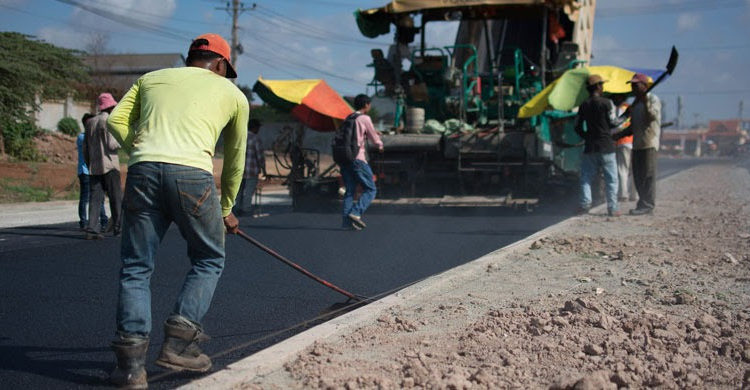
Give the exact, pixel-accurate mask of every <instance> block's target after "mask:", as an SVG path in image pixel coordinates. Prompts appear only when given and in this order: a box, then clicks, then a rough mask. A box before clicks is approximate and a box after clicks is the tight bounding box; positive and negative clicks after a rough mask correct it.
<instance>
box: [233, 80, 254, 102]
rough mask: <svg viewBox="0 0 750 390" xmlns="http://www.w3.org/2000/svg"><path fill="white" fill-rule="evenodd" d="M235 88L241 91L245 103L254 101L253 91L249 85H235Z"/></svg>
mask: <svg viewBox="0 0 750 390" xmlns="http://www.w3.org/2000/svg"><path fill="white" fill-rule="evenodd" d="M237 88H239V89H240V91H242V93H243V94H245V97H247V101H248V102H251V103H252V101H253V100H255V95H254V94H253V89H252V88H251V87H250V86H249V85H245V84H237Z"/></svg>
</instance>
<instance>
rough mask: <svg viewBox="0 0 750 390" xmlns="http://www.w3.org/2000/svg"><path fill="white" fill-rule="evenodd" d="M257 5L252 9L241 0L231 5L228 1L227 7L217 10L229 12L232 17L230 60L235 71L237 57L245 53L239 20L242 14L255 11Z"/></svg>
mask: <svg viewBox="0 0 750 390" xmlns="http://www.w3.org/2000/svg"><path fill="white" fill-rule="evenodd" d="M256 6H257V5H256V4H255V3H253V5H252V7H246V6H245V3H243V2H241V1H240V0H232V1H231V4H230V2H229V1H227V5H226V7H224V8H216V9H217V10H221V11H227V12H229V13H230V14H231V15H232V43H231V48H230V49H231V50H232V54H231V57H232V58H230V60H231V62H232V65H233V66H234V68H235V69H237V56H239V55H240V54H242V53H243V52H244V50H243V48H242V44H241V43H240V38H239V34H238V30H239V25H238V20H239V17H240V14H241V13H243V12H245V11H249V10H253V9H255V7H256Z"/></svg>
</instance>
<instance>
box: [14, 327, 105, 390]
mask: <svg viewBox="0 0 750 390" xmlns="http://www.w3.org/2000/svg"><path fill="white" fill-rule="evenodd" d="M3 339H4V340H7V338H3ZM108 351H109V348H106V347H97V348H56V347H40V346H18V345H0V371H6V372H7V371H17V372H21V373H26V375H25V376H31V375H38V376H42V377H49V378H53V379H57V380H59V381H63V382H66V383H68V384H76V385H89V386H101V385H106V384H107V378H108V375H107V373H108V372H109V370H111V369H112V368H113V367H114V359H110V360H106V361H92V360H84V358H83V357H82V355H84V356H85V355H87V354H91V353H102V352H108ZM87 373H88V374H87ZM92 373H93V374H92ZM24 382H25V381H24ZM48 385H49V384H48ZM58 385H60V384H59V383H58ZM63 386H65V385H63ZM65 387H67V386H65Z"/></svg>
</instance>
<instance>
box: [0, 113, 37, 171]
mask: <svg viewBox="0 0 750 390" xmlns="http://www.w3.org/2000/svg"><path fill="white" fill-rule="evenodd" d="M0 129H2V132H3V141H4V143H5V152H6V153H8V154H9V155H11V156H13V157H15V158H17V159H19V160H25V161H39V160H41V159H42V156H41V155H39V153H38V152H37V150H36V148H35V147H34V137H36V136H37V135H39V129H38V128H36V126H34V125H32V124H31V122H29V121H23V122H16V121H14V120H7V119H6V118H0Z"/></svg>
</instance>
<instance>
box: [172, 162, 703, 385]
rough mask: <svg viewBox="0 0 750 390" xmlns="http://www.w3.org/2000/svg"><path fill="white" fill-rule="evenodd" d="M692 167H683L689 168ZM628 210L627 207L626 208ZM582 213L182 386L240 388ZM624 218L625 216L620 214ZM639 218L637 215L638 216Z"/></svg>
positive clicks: (477, 271) (600, 210) (601, 207)
mask: <svg viewBox="0 0 750 390" xmlns="http://www.w3.org/2000/svg"><path fill="white" fill-rule="evenodd" d="M689 170H690V169H688V170H686V171H683V172H687V171H689ZM680 175H681V174H677V175H672V176H669V177H667V178H664V179H662V180H659V182H660V183H661V182H667V181H670V180H675V177H677V176H680ZM623 211H624V210H623ZM591 212H592V213H593V214H599V213H606V204H602V205H599V206H596V207H595V208H593V209H592V210H591ZM581 217H582V216H574V217H571V218H569V219H566V220H564V221H561V222H559V223H557V224H555V225H552V226H549V227H547V228H545V229H544V230H541V231H539V232H536V233H534V234H533V235H531V236H529V237H526V238H524V239H522V240H520V241H516V242H514V243H512V244H509V245H507V246H505V247H502V248H500V249H498V250H496V251H493V252H490V253H488V254H486V255H484V256H482V257H480V258H478V259H476V260H473V261H471V262H468V263H466V264H463V265H460V266H458V267H454V268H452V269H449V270H447V271H444V272H442V273H440V274H437V275H433V276H431V277H429V278H427V279H425V280H423V281H421V282H418V283H416V284H414V285H412V286H409V287H406V288H404V289H403V290H400V291H398V292H396V293H394V294H391V295H388V296H386V297H384V298H382V299H380V300H378V301H376V302H373V303H371V304H369V305H367V306H364V307H362V308H359V309H357V310H354V311H352V312H349V313H346V314H344V315H341V316H340V317H337V318H335V319H333V320H330V321H328V322H325V323H323V324H321V325H318V326H316V327H314V328H312V329H309V330H307V331H304V332H302V333H299V334H297V335H295V336H292V337H290V338H288V339H286V340H284V341H282V342H280V343H278V344H276V345H273V346H271V347H268V348H266V349H264V350H262V351H259V352H256V353H255V354H253V355H251V356H248V357H247V358H245V359H242V360H240V361H238V362H235V363H233V364H230V365H229V366H227V367H226V368H225V369H223V370H221V371H218V372H216V373H214V374H212V375H209V376H207V377H203V378H200V379H198V380H195V381H193V382H191V383H188V384H187V385H184V386H182V387H180V388H181V389H208V388H211V389H215V388H222V389H226V388H239V387H240V386H241V385H242V384H245V383H248V384H249V383H253V382H255V381H259V380H262V379H263V378H264V377H266V376H268V375H270V374H271V373H274V372H277V371H279V370H284V364H285V363H286V362H288V361H290V359H292V358H293V357H294V356H296V355H297V354H298V353H299V352H301V351H302V350H304V349H305V348H307V347H309V346H311V345H313V344H314V343H316V342H318V341H322V340H325V339H328V338H330V337H333V336H336V335H340V334H344V333H345V332H347V331H350V330H353V329H356V328H357V327H359V326H362V325H364V324H365V323H371V322H374V321H375V319H376V318H377V317H378V316H380V315H381V313H383V312H385V311H386V310H388V309H391V308H393V307H395V306H398V305H402V304H404V303H405V302H407V301H408V300H409V299H411V298H414V297H417V296H419V295H422V294H424V293H425V292H427V291H429V290H434V289H438V288H441V287H444V288H450V285H451V283H453V282H455V281H457V280H459V279H463V281H465V280H467V279H471V278H472V275H479V274H482V273H483V272H484V271H485V270H486V268H487V266H489V265H490V264H495V263H497V261H498V259H499V258H500V257H502V256H503V255H505V254H506V253H509V252H512V251H513V250H516V249H520V248H523V247H526V248H528V247H529V246H530V245H531V243H533V242H534V241H536V240H538V239H540V238H542V237H545V236H548V235H552V234H555V233H558V232H560V231H562V230H564V229H565V228H566V227H567V226H569V225H571V224H574V223H577V222H578V221H579V220H580V219H581ZM620 218H623V217H620ZM634 218H637V217H634Z"/></svg>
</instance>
